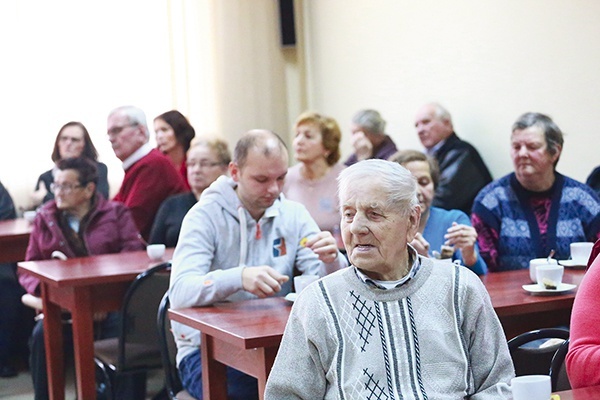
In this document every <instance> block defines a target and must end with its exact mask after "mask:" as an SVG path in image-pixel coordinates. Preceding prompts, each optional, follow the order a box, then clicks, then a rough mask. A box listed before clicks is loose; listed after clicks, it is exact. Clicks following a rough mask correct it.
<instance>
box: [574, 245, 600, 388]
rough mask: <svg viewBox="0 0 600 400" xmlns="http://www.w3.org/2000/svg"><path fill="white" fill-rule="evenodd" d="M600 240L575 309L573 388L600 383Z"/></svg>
mask: <svg viewBox="0 0 600 400" xmlns="http://www.w3.org/2000/svg"><path fill="white" fill-rule="evenodd" d="M599 253H600V240H599V241H597V242H596V244H595V245H594V249H593V251H592V254H591V256H590V261H589V262H588V270H587V272H586V274H585V277H584V278H583V280H582V281H581V284H580V285H579V288H578V289H577V294H576V295H575V301H574V302H573V310H572V312H571V324H570V328H571V332H570V343H569V351H568V353H567V358H566V359H565V362H566V366H567V375H568V376H569V383H570V384H571V387H572V388H573V389H577V388H580V387H587V386H597V385H600V330H598V324H600V296H598V293H600V257H598V254H599Z"/></svg>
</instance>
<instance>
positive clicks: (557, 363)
mask: <svg viewBox="0 0 600 400" xmlns="http://www.w3.org/2000/svg"><path fill="white" fill-rule="evenodd" d="M568 351H569V339H567V340H565V341H564V342H563V344H561V345H560V347H559V348H558V350H556V353H554V357H552V362H551V364H550V381H551V382H552V391H553V392H558V391H561V390H570V389H571V382H569V376H568V375H567V366H566V365H565V358H566V357H567V352H568Z"/></svg>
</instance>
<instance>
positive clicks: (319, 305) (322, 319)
mask: <svg viewBox="0 0 600 400" xmlns="http://www.w3.org/2000/svg"><path fill="white" fill-rule="evenodd" d="M416 262H420V263H421V267H420V268H419V270H418V272H417V274H416V275H415V276H414V277H413V278H412V279H410V280H409V281H408V282H406V283H405V284H403V285H401V286H399V287H396V288H394V289H389V290H384V289H378V288H375V287H373V286H371V285H369V284H366V283H364V282H363V281H362V280H361V279H360V278H359V277H358V276H357V274H356V270H355V269H354V268H347V269H344V270H341V271H338V272H336V273H334V274H331V275H328V276H326V277H324V278H322V279H321V280H320V281H319V282H318V284H312V285H310V286H309V287H308V288H306V289H304V291H303V292H302V294H301V295H300V296H299V297H298V300H297V301H296V303H295V304H294V307H293V309H292V312H291V315H290V318H289V320H288V324H287V326H286V330H285V334H284V336H283V340H282V343H281V347H280V349H279V352H278V354H277V358H276V360H275V364H274V366H273V369H272V370H271V374H270V376H269V380H268V383H267V389H266V393H265V395H266V397H265V398H266V399H277V400H282V399H307V400H308V399H311V400H314V399H339V400H341V399H390V400H391V399H463V398H469V399H495V398H503V397H501V396H499V395H498V393H497V390H496V384H497V383H498V382H509V381H510V379H511V378H512V377H513V376H514V371H513V367H512V362H511V359H510V355H509V353H508V348H507V345H506V338H505V337H504V333H503V331H502V327H501V326H500V322H499V321H498V318H497V317H496V314H495V312H494V309H493V308H492V305H491V302H490V299H489V296H488V294H487V292H486V290H485V288H484V286H483V284H482V283H481V281H480V280H479V278H478V277H477V276H476V275H475V274H474V273H473V272H471V271H470V270H468V269H467V268H465V267H461V266H455V265H453V266H448V265H447V264H445V265H436V266H435V267H434V262H433V261H432V260H430V259H427V258H419V259H418V260H417V261H416ZM413 268H414V266H413Z"/></svg>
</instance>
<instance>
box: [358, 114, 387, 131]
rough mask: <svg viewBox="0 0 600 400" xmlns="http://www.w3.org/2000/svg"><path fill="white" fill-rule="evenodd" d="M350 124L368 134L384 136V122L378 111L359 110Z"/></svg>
mask: <svg viewBox="0 0 600 400" xmlns="http://www.w3.org/2000/svg"><path fill="white" fill-rule="evenodd" d="M352 123H353V124H355V125H358V126H360V127H361V128H363V129H364V130H366V131H368V132H370V133H373V134H376V135H385V120H384V119H383V118H381V114H379V112H378V111H375V110H360V111H358V112H357V113H356V114H354V117H352Z"/></svg>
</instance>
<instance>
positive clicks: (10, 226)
mask: <svg viewBox="0 0 600 400" xmlns="http://www.w3.org/2000/svg"><path fill="white" fill-rule="evenodd" d="M30 233H31V223H29V222H27V221H26V220H25V219H23V218H17V219H9V220H5V221H0V263H9V262H17V261H22V260H24V259H25V252H26V251H27V244H28V243H29V234H30Z"/></svg>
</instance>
